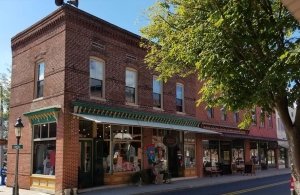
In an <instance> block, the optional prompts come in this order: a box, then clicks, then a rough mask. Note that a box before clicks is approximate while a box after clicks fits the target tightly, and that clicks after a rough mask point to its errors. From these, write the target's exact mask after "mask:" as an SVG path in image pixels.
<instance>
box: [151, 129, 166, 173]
mask: <svg viewBox="0 0 300 195" xmlns="http://www.w3.org/2000/svg"><path fill="white" fill-rule="evenodd" d="M166 134H167V132H166V131H165V130H162V129H153V134H152V144H151V145H149V146H147V147H146V153H147V152H148V154H149V155H148V161H149V159H151V158H152V157H153V156H154V159H152V161H153V162H150V161H149V164H151V163H154V162H155V163H157V162H161V163H162V167H163V169H166V168H167V152H166V151H167V147H166V146H165V145H164V144H163V139H164V136H165V135H166ZM152 147H153V148H154V154H150V153H151V148H152Z"/></svg>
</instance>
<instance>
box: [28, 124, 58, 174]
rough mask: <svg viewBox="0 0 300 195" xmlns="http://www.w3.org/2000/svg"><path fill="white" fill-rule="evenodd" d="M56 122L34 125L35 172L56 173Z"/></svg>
mask: <svg viewBox="0 0 300 195" xmlns="http://www.w3.org/2000/svg"><path fill="white" fill-rule="evenodd" d="M56 128H57V127H56V123H45V124H38V125H33V172H32V173H33V174H42V175H55V160H56Z"/></svg>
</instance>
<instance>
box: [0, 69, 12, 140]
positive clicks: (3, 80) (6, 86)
mask: <svg viewBox="0 0 300 195" xmlns="http://www.w3.org/2000/svg"><path fill="white" fill-rule="evenodd" d="M9 100H10V77H9V76H8V75H6V74H4V73H0V101H1V102H0V112H2V117H3V126H2V127H3V129H4V137H7V131H8V117H9ZM0 117H1V115H0ZM0 120H1V118H0Z"/></svg>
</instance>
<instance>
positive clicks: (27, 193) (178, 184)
mask: <svg viewBox="0 0 300 195" xmlns="http://www.w3.org/2000/svg"><path fill="white" fill-rule="evenodd" d="M290 172H291V171H290V169H268V170H264V171H258V172H256V174H255V175H241V174H233V175H223V176H218V177H215V176H214V177H203V178H173V179H172V183H171V184H157V185H155V184H149V185H142V186H136V185H118V186H102V187H97V188H89V189H84V190H80V191H79V193H80V194H82V195H99V194H101V195H118V194H122V195H127V194H147V193H151V192H162V191H169V190H174V189H185V188H192V187H201V186H209V185H216V184H221V183H230V182H235V181H242V180H249V179H256V178H263V177H269V176H275V175H283V174H289V173H290ZM19 192H20V195H46V194H45V193H42V192H36V191H32V190H24V189H20V190H19ZM11 194H12V188H11V187H6V186H0V195H11Z"/></svg>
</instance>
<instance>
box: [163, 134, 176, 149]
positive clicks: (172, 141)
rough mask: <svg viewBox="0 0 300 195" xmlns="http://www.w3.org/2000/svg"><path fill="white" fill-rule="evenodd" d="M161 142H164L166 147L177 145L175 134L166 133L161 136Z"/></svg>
mask: <svg viewBox="0 0 300 195" xmlns="http://www.w3.org/2000/svg"><path fill="white" fill-rule="evenodd" d="M163 143H164V144H165V146H167V147H174V146H176V145H177V139H176V137H175V136H172V135H166V136H165V137H164V138H163Z"/></svg>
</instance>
